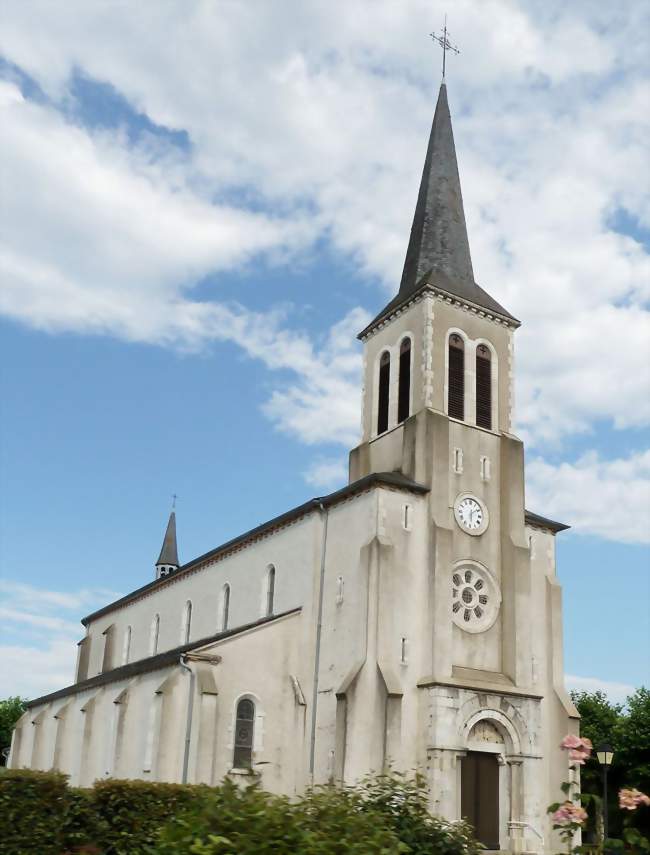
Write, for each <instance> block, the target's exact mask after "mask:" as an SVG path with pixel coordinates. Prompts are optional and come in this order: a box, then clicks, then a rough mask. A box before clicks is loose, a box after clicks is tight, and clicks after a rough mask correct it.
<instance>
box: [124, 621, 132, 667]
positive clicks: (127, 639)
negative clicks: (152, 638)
mask: <svg viewBox="0 0 650 855" xmlns="http://www.w3.org/2000/svg"><path fill="white" fill-rule="evenodd" d="M130 655H131V627H130V626H127V628H126V629H125V630H124V641H123V643H122V665H126V664H128V661H129V657H130Z"/></svg>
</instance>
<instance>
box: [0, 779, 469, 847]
mask: <svg viewBox="0 0 650 855" xmlns="http://www.w3.org/2000/svg"><path fill="white" fill-rule="evenodd" d="M426 806H427V801H426V789H425V787H424V783H423V781H422V779H419V778H418V779H415V780H412V779H407V778H405V777H401V776H397V775H391V776H380V777H378V778H370V779H368V780H367V781H365V782H364V783H363V784H362V785H360V786H358V787H348V788H335V787H322V788H317V789H315V790H312V791H309V792H307V793H306V794H305V795H304V796H303V797H302V798H300V799H297V800H294V801H290V800H289V799H287V798H285V797H282V796H274V795H271V794H270V793H266V792H264V791H263V790H261V789H260V788H259V787H257V786H247V787H239V786H237V785H235V784H234V783H233V782H231V781H227V780H226V781H224V783H223V784H222V785H221V786H219V787H207V786H184V785H177V784H158V783H149V782H146V781H118V780H112V779H111V780H104V781H97V782H96V783H95V785H94V787H93V788H92V789H88V790H79V789H73V788H70V787H68V786H67V783H66V777H65V776H64V775H61V774H59V773H57V772H32V771H28V770H5V771H3V772H0V849H1V851H2V852H3V853H4V855H31V853H33V855H72V853H75V855H77V854H78V855H183V853H188V855H190V853H191V854H192V855H265V853H276V855H279V854H280V853H282V855H289V853H291V855H409V853H410V855H478V853H479V852H480V851H481V849H482V847H480V846H479V844H477V843H476V842H475V841H474V840H473V838H472V836H471V833H470V830H469V829H468V827H467V826H465V825H464V824H462V823H454V824H450V823H446V822H444V821H442V820H439V819H437V818H435V817H432V816H431V815H430V814H429V813H428V811H427V807H426Z"/></svg>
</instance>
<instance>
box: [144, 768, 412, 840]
mask: <svg viewBox="0 0 650 855" xmlns="http://www.w3.org/2000/svg"><path fill="white" fill-rule="evenodd" d="M154 851H155V852H156V853H157V855H180V853H196V855H232V853H237V855H266V853H295V855H312V853H313V855H374V853H377V855H380V853H381V855H400V853H406V852H408V849H407V847H406V846H404V845H402V844H401V843H400V841H399V839H398V837H397V835H395V834H394V832H393V831H392V830H391V829H390V828H389V827H388V825H387V824H386V822H385V821H384V817H382V816H381V815H380V814H378V813H375V812H374V811H372V810H371V809H366V808H365V806H364V804H363V799H362V796H361V795H360V794H359V793H355V792H353V791H351V790H340V789H336V788H334V787H326V788H321V789H318V790H314V791H312V792H309V793H307V795H306V796H305V797H304V798H303V799H301V800H300V801H297V802H294V803H291V802H290V801H289V800H288V799H287V798H285V797H282V796H272V795H270V794H269V793H266V792H264V791H263V790H260V789H259V788H258V787H257V786H255V785H251V786H248V787H246V788H245V789H239V788H238V787H237V786H236V785H235V784H233V783H232V782H230V781H226V782H224V784H223V785H222V786H221V787H219V788H218V789H216V790H214V791H213V792H212V793H211V794H210V796H209V797H208V798H207V800H206V801H204V802H203V803H202V804H200V805H198V806H197V807H196V808H195V809H194V810H193V811H191V812H188V813H185V814H184V815H182V816H179V817H177V818H176V819H174V820H172V821H171V822H170V823H169V824H168V825H167V827H166V828H164V829H163V831H162V833H161V841H160V843H159V844H158V846H157V847H156V848H155V850H154Z"/></svg>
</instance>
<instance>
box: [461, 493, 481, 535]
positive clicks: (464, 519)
mask: <svg viewBox="0 0 650 855" xmlns="http://www.w3.org/2000/svg"><path fill="white" fill-rule="evenodd" d="M454 513H455V516H456V521H457V522H458V525H459V526H460V527H461V528H462V529H464V530H465V531H466V532H468V534H483V532H484V531H485V529H486V528H487V525H488V513H487V509H486V507H485V505H483V503H482V502H480V501H479V500H478V499H477V498H476V497H474V496H468V495H464V496H459V497H458V499H456V503H455V505H454Z"/></svg>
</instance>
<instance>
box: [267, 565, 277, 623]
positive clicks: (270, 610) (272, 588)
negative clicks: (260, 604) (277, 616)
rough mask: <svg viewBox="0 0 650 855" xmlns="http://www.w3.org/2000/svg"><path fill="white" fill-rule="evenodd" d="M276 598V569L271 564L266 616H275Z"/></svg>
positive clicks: (268, 576)
mask: <svg viewBox="0 0 650 855" xmlns="http://www.w3.org/2000/svg"><path fill="white" fill-rule="evenodd" d="M274 598H275V567H274V566H273V565H272V564H270V565H269V569H268V570H267V573H266V616H267V617H269V616H270V615H272V614H273V600H274Z"/></svg>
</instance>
